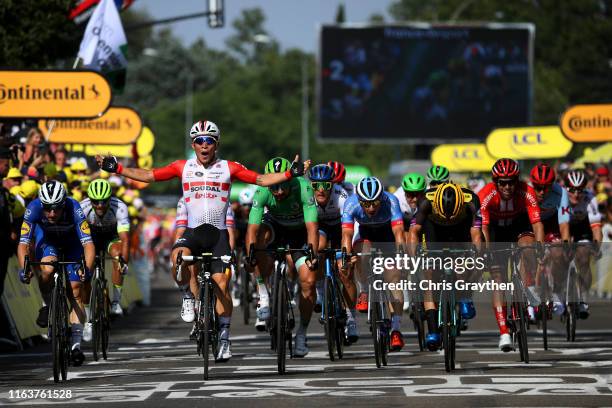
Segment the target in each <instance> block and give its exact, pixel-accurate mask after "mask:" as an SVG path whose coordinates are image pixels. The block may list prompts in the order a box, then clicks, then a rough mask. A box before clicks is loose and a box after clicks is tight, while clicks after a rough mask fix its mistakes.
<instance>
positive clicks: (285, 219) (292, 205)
mask: <svg viewBox="0 0 612 408" xmlns="http://www.w3.org/2000/svg"><path fill="white" fill-rule="evenodd" d="M286 183H288V184H289V189H290V190H289V195H288V196H287V197H286V198H285V199H283V200H281V201H277V200H276V198H274V195H272V193H271V192H270V190H269V189H268V188H267V187H258V188H257V190H256V191H255V195H254V196H253V206H252V208H251V212H250V214H249V224H261V220H262V218H263V215H264V209H266V208H267V209H268V212H267V214H269V215H268V216H269V217H271V218H272V219H273V220H274V221H276V222H278V223H279V224H280V225H282V226H284V227H288V228H297V227H300V226H303V225H304V224H305V223H307V222H317V206H316V203H315V199H314V194H313V191H312V187H311V186H310V183H309V182H308V181H306V180H305V179H304V178H302V177H296V178H293V179H291V180H289V181H287V182H286Z"/></svg>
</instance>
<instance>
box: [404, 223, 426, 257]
mask: <svg viewBox="0 0 612 408" xmlns="http://www.w3.org/2000/svg"><path fill="white" fill-rule="evenodd" d="M421 229H423V226H422V225H420V224H414V225H411V226H410V229H409V230H408V251H409V253H410V255H412V256H415V255H416V249H417V245H418V244H419V237H420V236H421Z"/></svg>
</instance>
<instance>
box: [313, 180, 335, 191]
mask: <svg viewBox="0 0 612 408" xmlns="http://www.w3.org/2000/svg"><path fill="white" fill-rule="evenodd" d="M310 184H312V188H313V189H314V190H315V191H319V190H325V191H327V190H331V188H332V183H331V182H330V181H313V182H312V183H310Z"/></svg>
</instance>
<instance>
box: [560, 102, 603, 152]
mask: <svg viewBox="0 0 612 408" xmlns="http://www.w3.org/2000/svg"><path fill="white" fill-rule="evenodd" d="M559 122H560V124H561V130H562V131H563V134H564V135H565V136H567V137H568V138H569V139H571V140H573V141H574V142H578V143H580V142H611V141H612V104H608V105H603V104H602V105H576V106H572V107H571V108H569V109H567V110H566V111H565V112H564V113H563V114H562V115H561V120H560V121H559Z"/></svg>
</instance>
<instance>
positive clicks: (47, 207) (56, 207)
mask: <svg viewBox="0 0 612 408" xmlns="http://www.w3.org/2000/svg"><path fill="white" fill-rule="evenodd" d="M42 207H43V210H44V211H47V212H51V211H55V212H58V211H59V210H61V209H63V208H64V204H53V205H46V204H43V206H42Z"/></svg>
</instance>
